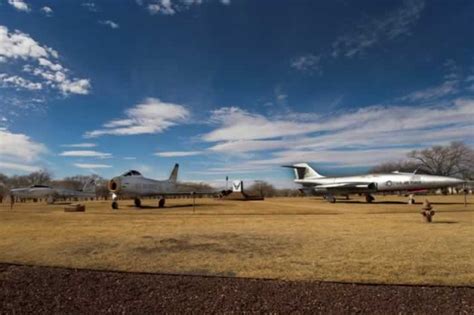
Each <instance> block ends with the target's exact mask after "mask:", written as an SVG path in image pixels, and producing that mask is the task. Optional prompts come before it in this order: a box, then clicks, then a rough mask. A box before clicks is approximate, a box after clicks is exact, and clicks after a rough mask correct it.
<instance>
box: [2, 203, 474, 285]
mask: <svg viewBox="0 0 474 315" xmlns="http://www.w3.org/2000/svg"><path fill="white" fill-rule="evenodd" d="M417 199H418V200H417V201H418V202H421V201H422V199H424V198H420V197H418V198H417ZM428 199H429V200H430V201H431V202H433V206H434V209H435V210H436V211H437V213H436V215H435V217H434V223H432V224H427V223H425V222H424V221H423V219H422V216H421V215H420V213H419V211H420V209H421V204H416V205H407V204H405V201H406V198H399V197H393V196H390V197H380V196H377V202H376V203H373V204H366V203H364V202H363V201H362V199H358V198H356V199H354V200H351V201H348V202H345V201H341V202H338V203H336V204H329V203H326V202H324V201H322V200H320V199H317V198H275V199H268V200H265V201H263V202H262V201H248V202H239V201H219V200H211V199H197V200H196V204H197V205H196V213H193V208H192V202H191V201H190V200H185V199H181V200H179V199H178V200H168V201H167V206H168V208H165V209H157V208H154V207H153V206H154V205H156V202H157V201H156V200H144V201H143V204H144V205H145V209H141V210H137V209H135V208H133V207H131V206H130V205H131V204H132V202H131V201H121V205H120V206H121V208H120V210H118V211H112V210H111V209H110V204H109V203H110V202H88V203H86V204H87V209H86V212H85V213H65V212H63V207H64V205H46V204H34V203H29V204H16V205H15V207H14V209H13V210H10V208H9V205H7V204H2V205H1V206H0V262H10V263H26V264H38V265H50V266H67V267H76V268H94V269H114V270H126V271H146V272H169V273H195V274H212V275H229V276H233V275H236V276H245V277H264V278H283V279H307V280H331V281H348V282H377V283H412V284H420V283H423V284H446V285H448V284H449V285H473V284H474V268H473V267H474V256H473V248H474V229H473V222H472V218H473V213H474V204H472V202H473V197H472V196H470V197H469V199H468V202H470V203H471V204H468V206H467V207H464V205H463V203H462V202H463V196H429V197H428ZM393 201H398V202H393ZM147 206H148V207H147Z"/></svg>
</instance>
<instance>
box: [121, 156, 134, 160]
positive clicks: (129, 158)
mask: <svg viewBox="0 0 474 315" xmlns="http://www.w3.org/2000/svg"><path fill="white" fill-rule="evenodd" d="M123 159H124V160H136V159H137V158H136V157H134V156H124V157H123Z"/></svg>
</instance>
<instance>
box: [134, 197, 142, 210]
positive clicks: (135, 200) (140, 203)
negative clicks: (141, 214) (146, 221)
mask: <svg viewBox="0 0 474 315" xmlns="http://www.w3.org/2000/svg"><path fill="white" fill-rule="evenodd" d="M133 201H134V202H135V207H137V208H140V207H141V206H142V201H141V200H140V199H139V198H135V199H134V200H133Z"/></svg>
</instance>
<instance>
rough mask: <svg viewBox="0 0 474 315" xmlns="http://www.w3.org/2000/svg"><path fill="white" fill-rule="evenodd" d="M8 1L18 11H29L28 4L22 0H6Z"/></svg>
mask: <svg viewBox="0 0 474 315" xmlns="http://www.w3.org/2000/svg"><path fill="white" fill-rule="evenodd" d="M8 3H9V4H10V5H11V6H13V7H14V8H15V9H17V10H18V11H23V12H30V11H31V9H30V6H29V5H28V4H27V3H26V2H25V1H23V0H8Z"/></svg>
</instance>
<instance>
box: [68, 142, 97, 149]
mask: <svg viewBox="0 0 474 315" xmlns="http://www.w3.org/2000/svg"><path fill="white" fill-rule="evenodd" d="M61 146H62V147H68V148H94V147H96V146H97V144H95V143H90V142H83V143H73V144H63V145H61Z"/></svg>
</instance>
